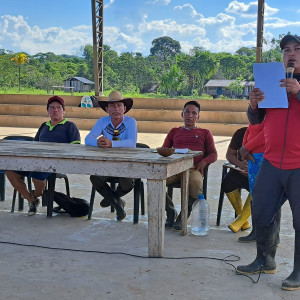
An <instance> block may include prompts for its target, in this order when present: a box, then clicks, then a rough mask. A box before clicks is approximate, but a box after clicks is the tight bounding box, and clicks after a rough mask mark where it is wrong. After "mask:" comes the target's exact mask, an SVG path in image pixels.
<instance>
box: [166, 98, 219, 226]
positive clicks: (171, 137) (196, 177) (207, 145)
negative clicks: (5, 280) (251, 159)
mask: <svg viewBox="0 0 300 300" xmlns="http://www.w3.org/2000/svg"><path fill="white" fill-rule="evenodd" d="M181 116H182V118H183V122H184V126H181V127H177V128H173V129H171V131H170V132H169V133H168V135H167V137H166V139H165V141H164V144H163V147H166V148H172V147H173V148H176V149H183V148H188V149H190V150H194V151H202V152H203V154H202V155H199V156H196V157H195V158H194V168H192V169H190V172H189V202H188V217H189V216H190V214H191V211H192V205H193V203H194V201H195V200H196V199H197V198H198V194H200V193H202V192H203V191H202V187H203V175H204V169H205V168H206V166H207V165H209V164H211V163H213V162H215V161H216V160H217V150H216V147H215V143H214V139H213V136H212V134H211V132H210V131H209V130H207V129H203V128H198V127H197V126H196V122H197V121H198V120H199V118H200V104H199V103H198V102H197V101H188V102H186V103H185V105H184V107H183V111H182V113H181ZM180 180H181V176H180V174H178V175H174V176H171V177H169V178H168V179H167V186H168V185H170V184H172V183H177V182H180ZM166 212H167V220H166V223H165V227H166V228H173V229H174V230H181V214H179V216H178V217H177V212H176V209H175V207H174V204H173V201H172V199H171V198H170V197H169V196H168V195H167V196H166ZM176 217H177V219H176ZM175 219H176V221H175Z"/></svg>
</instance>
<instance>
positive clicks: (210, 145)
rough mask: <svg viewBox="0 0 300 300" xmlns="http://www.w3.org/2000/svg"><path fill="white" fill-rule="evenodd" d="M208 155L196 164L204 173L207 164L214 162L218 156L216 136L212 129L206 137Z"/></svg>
mask: <svg viewBox="0 0 300 300" xmlns="http://www.w3.org/2000/svg"><path fill="white" fill-rule="evenodd" d="M205 148H206V156H205V157H204V158H203V159H201V161H200V162H199V163H198V164H197V165H196V166H195V168H196V169H197V170H198V171H199V172H200V173H201V174H202V175H203V174H204V169H205V167H206V166H207V165H210V164H212V163H214V162H215V161H216V160H217V158H218V153H217V150H216V146H215V142H214V138H213V136H212V134H211V132H210V131H208V133H207V136H206V138H205Z"/></svg>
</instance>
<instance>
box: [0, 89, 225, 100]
mask: <svg viewBox="0 0 300 300" xmlns="http://www.w3.org/2000/svg"><path fill="white" fill-rule="evenodd" d="M110 92H111V90H108V91H105V92H104V96H105V97H107V96H108V95H109V93H110ZM0 94H20V95H49V96H51V95H53V90H51V91H50V93H47V91H46V90H41V89H33V88H25V87H24V88H21V91H20V92H19V90H18V87H15V88H0ZM54 95H61V96H66V95H67V96H70V95H72V94H71V93H70V92H64V91H63V90H59V89H55V90H54ZM73 95H74V96H83V95H89V96H94V95H95V92H94V91H91V92H83V93H79V92H74V93H73ZM122 95H123V97H128V98H129V97H130V98H170V97H169V96H168V95H166V94H159V93H158V94H153V93H149V94H139V93H135V92H133V93H128V92H127V93H122ZM175 99H213V98H212V96H210V95H207V94H203V95H201V96H176V97H175ZM223 99H224V98H223Z"/></svg>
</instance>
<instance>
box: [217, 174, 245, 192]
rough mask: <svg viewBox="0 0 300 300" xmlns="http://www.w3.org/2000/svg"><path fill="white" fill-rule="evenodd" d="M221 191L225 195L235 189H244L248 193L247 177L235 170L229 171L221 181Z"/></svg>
mask: <svg viewBox="0 0 300 300" xmlns="http://www.w3.org/2000/svg"><path fill="white" fill-rule="evenodd" d="M222 189H223V191H224V192H225V193H226V194H227V193H231V192H233V191H235V190H236V189H246V190H247V191H248V192H249V181H248V176H245V175H242V174H241V173H240V172H238V171H236V170H232V169H231V170H230V171H229V172H228V173H227V174H226V175H225V176H224V179H223V181H222Z"/></svg>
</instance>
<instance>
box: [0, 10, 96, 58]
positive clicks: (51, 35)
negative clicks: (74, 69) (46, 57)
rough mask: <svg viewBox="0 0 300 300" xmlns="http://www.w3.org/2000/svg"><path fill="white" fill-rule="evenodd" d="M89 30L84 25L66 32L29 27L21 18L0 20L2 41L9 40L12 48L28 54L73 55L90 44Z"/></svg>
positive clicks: (60, 29)
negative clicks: (51, 53) (52, 53)
mask: <svg viewBox="0 0 300 300" xmlns="http://www.w3.org/2000/svg"><path fill="white" fill-rule="evenodd" d="M88 29H89V30H88ZM91 30H92V29H91V27H90V26H85V25H83V26H77V27H74V28H70V29H67V30H66V29H63V28H61V27H50V28H46V29H41V28H40V27H38V26H33V27H30V26H29V25H28V23H27V22H26V20H25V19H24V17H23V16H17V17H15V16H10V15H5V16H2V17H1V19H0V36H1V37H2V38H3V40H9V41H10V45H11V47H12V48H17V49H20V50H18V51H24V52H27V53H29V54H36V53H38V52H55V53H56V54H63V53H68V54H71V53H73V54H75V53H76V52H77V50H78V49H79V48H80V47H81V46H83V45H86V44H88V43H89V44H91V43H92V34H91ZM7 50H11V49H7Z"/></svg>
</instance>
